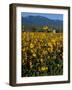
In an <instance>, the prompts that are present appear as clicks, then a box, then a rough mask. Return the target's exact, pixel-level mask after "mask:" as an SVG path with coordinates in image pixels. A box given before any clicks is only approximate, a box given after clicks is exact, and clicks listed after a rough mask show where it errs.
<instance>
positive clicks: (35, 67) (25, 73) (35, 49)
mask: <svg viewBox="0 0 72 90" xmlns="http://www.w3.org/2000/svg"><path fill="white" fill-rule="evenodd" d="M21 43H22V45H21V46H22V47H21V53H22V56H21V57H22V77H34V76H54V75H62V74H63V34H62V33H52V32H51V33H47V32H22V41H21Z"/></svg>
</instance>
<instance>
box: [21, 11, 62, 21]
mask: <svg viewBox="0 0 72 90" xmlns="http://www.w3.org/2000/svg"><path fill="white" fill-rule="evenodd" d="M21 16H23V17H27V16H43V17H46V18H49V19H52V20H63V14H48V13H47V14H44V13H27V12H22V13H21Z"/></svg>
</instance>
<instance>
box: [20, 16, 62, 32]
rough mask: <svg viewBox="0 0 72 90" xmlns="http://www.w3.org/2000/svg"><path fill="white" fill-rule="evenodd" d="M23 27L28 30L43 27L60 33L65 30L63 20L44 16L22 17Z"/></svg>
mask: <svg viewBox="0 0 72 90" xmlns="http://www.w3.org/2000/svg"><path fill="white" fill-rule="evenodd" d="M21 20H22V21H21V22H22V25H24V27H25V28H26V30H29V29H31V28H32V27H36V28H38V29H39V28H40V27H42V26H48V27H51V28H53V29H56V30H57V31H58V32H62V30H63V21H61V20H52V19H49V18H46V17H43V16H27V17H22V19H21Z"/></svg>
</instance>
